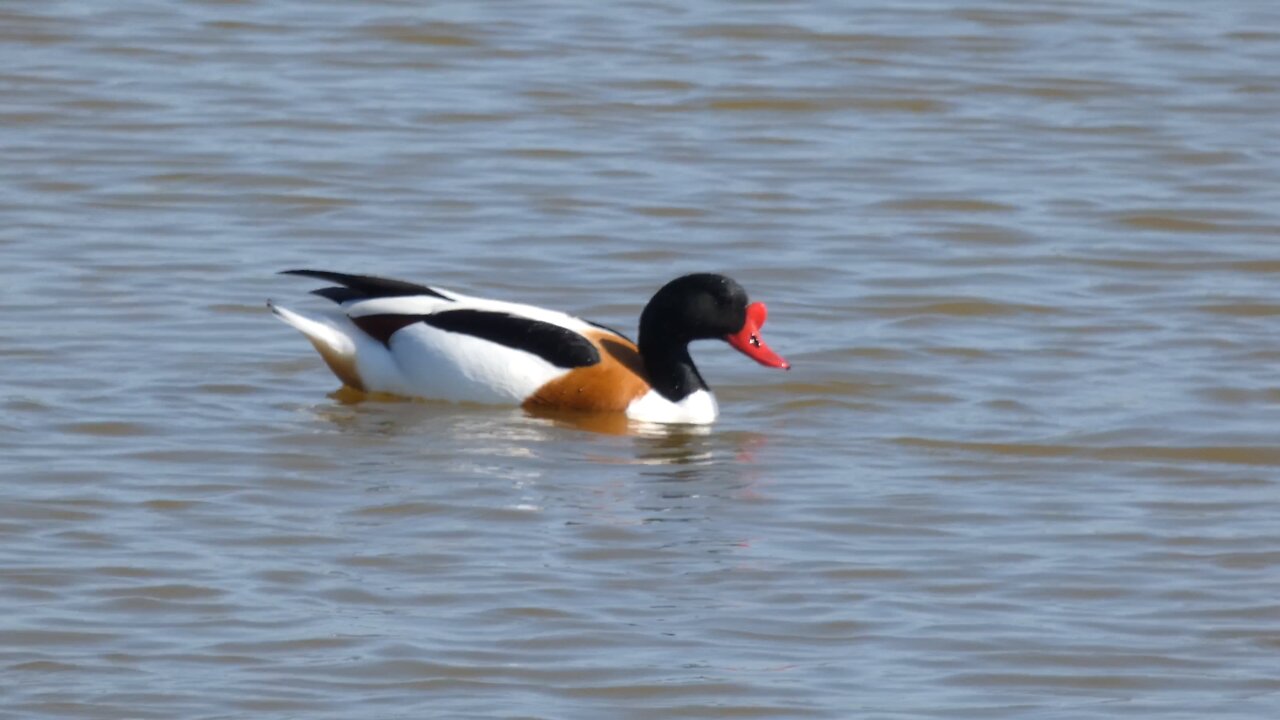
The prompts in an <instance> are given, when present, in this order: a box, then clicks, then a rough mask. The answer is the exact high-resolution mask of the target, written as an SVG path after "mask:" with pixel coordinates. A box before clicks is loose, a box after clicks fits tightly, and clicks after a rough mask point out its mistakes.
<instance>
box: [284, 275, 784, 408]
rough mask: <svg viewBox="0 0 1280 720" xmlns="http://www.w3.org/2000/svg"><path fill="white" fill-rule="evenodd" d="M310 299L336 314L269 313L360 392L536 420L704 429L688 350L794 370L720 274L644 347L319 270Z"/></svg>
mask: <svg viewBox="0 0 1280 720" xmlns="http://www.w3.org/2000/svg"><path fill="white" fill-rule="evenodd" d="M286 272H287V274H291V275H304V276H307V277H313V278H318V279H320V280H325V281H327V282H332V283H336V284H337V286H335V287H326V288H322V289H320V290H316V291H315V293H316V294H317V295H320V296H322V297H325V298H327V299H329V300H332V301H334V302H336V303H338V305H339V306H341V308H342V310H341V312H327V313H324V314H322V315H319V316H317V317H307V316H304V315H300V314H298V313H295V312H292V311H290V310H286V309H285V308H282V307H278V306H276V305H274V304H272V303H268V306H269V307H270V308H271V310H272V311H273V312H274V313H275V314H276V315H277V316H279V317H280V319H282V320H284V321H285V322H286V323H288V324H290V325H292V326H293V327H295V328H297V329H298V330H300V331H301V332H302V334H304V335H306V336H307V339H309V340H310V341H311V344H312V345H314V346H315V348H316V350H318V351H319V352H320V356H321V357H323V358H324V361H325V363H326V364H328V366H329V368H330V369H331V370H333V372H334V374H335V375H337V376H338V378H339V379H340V380H342V382H343V383H344V384H346V385H348V386H350V387H352V388H355V389H357V390H362V391H366V392H382V393H390V394H393V395H403V396H407V397H420V398H429V399H436V400H452V401H456V402H477V403H490V404H504V405H522V406H523V407H525V408H527V409H529V410H532V411H534V412H539V411H560V410H574V411H594V412H613V413H625V415H626V417H629V418H631V419H634V420H641V421H647V422H655V423H693V424H707V423H711V422H713V421H714V420H715V419H716V415H717V413H718V411H717V408H716V401H715V398H714V397H712V395H711V391H710V389H708V388H707V384H706V382H705V381H704V380H703V379H702V375H701V374H699V373H698V369H697V367H695V366H694V364H693V359H692V358H691V357H690V356H689V343H690V342H691V341H693V340H704V339H705V340H714V339H719V340H724V341H726V342H728V343H729V344H730V345H732V346H733V347H734V348H736V349H737V350H739V351H740V352H742V353H743V354H745V355H746V356H747V357H750V358H752V359H753V360H755V361H756V362H758V363H760V364H762V365H766V366H768V367H777V368H783V369H784V370H785V369H789V368H790V367H791V366H790V365H789V364H788V363H787V361H786V360H783V359H782V358H781V357H779V356H778V355H777V354H776V353H774V352H773V351H772V350H770V349H769V346H768V345H765V344H764V341H762V340H761V339H760V336H759V332H760V326H762V325H764V321H765V317H766V314H767V313H766V310H765V306H764V303H758V302H757V303H750V304H748V302H747V293H746V291H745V290H743V289H742V286H741V285H739V284H738V283H736V282H734V281H733V280H732V279H730V278H727V277H725V276H723V275H712V274H697V275H685V276H683V277H679V278H676V279H675V280H672V281H671V282H669V283H667V284H666V285H664V286H663V287H662V289H660V290H658V292H657V293H656V294H655V295H654V296H653V299H651V300H650V301H649V304H648V305H646V306H645V308H644V312H642V313H641V315H640V342H639V345H637V344H635V343H632V342H631V341H630V340H628V339H627V338H626V337H625V336H623V335H622V334H621V333H618V332H616V331H614V330H611V329H609V328H606V327H603V326H601V325H596V324H594V323H591V322H588V321H586V320H582V319H579V318H577V317H574V316H572V315H566V314H565V313H561V312H556V311H554V310H545V309H543V308H538V307H534V306H532V305H521V304H518V303H509V302H503V301H499V300H486V299H483V298H475V297H469V296H466V295H461V294H458V293H454V292H450V291H448V290H442V289H440V288H430V287H426V286H423V285H415V284H413V283H408V282H403V281H400V280H388V279H385V278H378V277H371V276H368V275H346V274H342V273H333V272H324V271H319V270H289V271H286Z"/></svg>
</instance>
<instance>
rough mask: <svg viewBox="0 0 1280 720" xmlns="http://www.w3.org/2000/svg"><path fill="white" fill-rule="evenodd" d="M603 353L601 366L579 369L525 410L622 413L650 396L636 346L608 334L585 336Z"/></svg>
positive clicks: (553, 384)
mask: <svg viewBox="0 0 1280 720" xmlns="http://www.w3.org/2000/svg"><path fill="white" fill-rule="evenodd" d="M583 334H584V335H586V337H587V338H588V339H589V340H591V342H592V343H593V344H594V345H595V346H596V347H597V348H599V349H600V362H598V363H596V364H595V365H590V366H588V367H583V368H576V369H574V370H570V371H569V372H567V373H565V374H564V375H561V376H560V377H559V378H557V379H555V380H552V381H551V382H549V383H547V384H546V385H543V386H542V387H540V388H538V390H537V391H536V392H535V393H533V394H532V395H530V396H529V398H528V399H526V400H525V401H524V407H525V408H528V409H536V408H556V409H560V410H587V411H592V412H622V411H624V410H626V409H627V406H629V405H630V404H631V402H632V401H633V400H635V399H636V398H638V397H640V396H641V395H644V394H645V393H647V392H649V382H648V381H647V380H645V375H644V363H643V361H641V359H640V353H639V352H638V351H637V350H636V346H635V344H633V343H632V342H631V341H630V340H627V339H625V338H622V337H619V336H617V335H614V334H613V333H607V332H589V333H583Z"/></svg>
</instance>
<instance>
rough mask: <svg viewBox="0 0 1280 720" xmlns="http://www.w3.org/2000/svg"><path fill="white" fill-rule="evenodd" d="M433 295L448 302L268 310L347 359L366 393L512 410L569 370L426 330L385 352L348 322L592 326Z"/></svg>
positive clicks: (394, 300)
mask: <svg viewBox="0 0 1280 720" xmlns="http://www.w3.org/2000/svg"><path fill="white" fill-rule="evenodd" d="M440 292H441V293H442V294H447V295H448V296H449V297H451V298H454V300H453V301H450V300H444V299H441V298H437V297H431V296H426V295H414V296H405V297H390V298H374V299H372V300H356V301H352V302H347V303H343V305H342V308H343V311H344V312H340V313H339V312H326V313H323V314H321V315H318V316H316V317H309V316H306V315H301V314H299V313H296V312H293V311H290V310H287V309H285V308H282V307H277V306H275V305H272V306H271V309H272V311H273V312H275V314H276V315H277V316H278V317H280V319H281V320H284V321H285V322H286V323H288V324H289V325H292V326H293V327H295V328H297V329H298V330H300V331H301V332H302V333H303V334H304V335H306V336H307V338H309V339H310V340H311V341H312V342H317V343H321V344H323V345H324V346H326V347H328V348H330V349H331V350H333V352H334V353H336V354H337V355H339V356H341V357H344V358H352V359H353V364H354V366H355V368H356V371H357V372H358V374H359V375H360V379H361V381H362V382H363V384H364V386H365V388H364V389H365V390H368V391H372V392H385V393H391V394H393V395H403V396H407V397H419V398H428V399H432V400H447V401H451V402H474V403H486V404H500V405H519V404H520V403H522V402H524V401H525V399H526V398H528V397H529V396H530V395H532V394H533V393H534V392H535V391H537V390H538V388H540V387H542V386H543V385H545V384H546V383H548V382H550V381H552V380H554V379H556V378H557V377H560V376H561V375H563V374H564V373H566V372H568V370H567V369H565V368H561V367H556V366H555V365H552V364H551V363H549V362H547V361H546V360H543V359H542V358H540V357H538V356H537V355H534V354H532V353H528V352H525V351H523V350H516V349H513V348H510V347H507V346H506V345H502V344H499V343H495V342H491V341H489V340H483V339H481V338H478V337H475V336H472V335H466V334H464V333H456V332H449V331H446V330H441V329H439V328H435V327H432V326H430V325H427V324H425V323H415V324H413V325H409V326H406V327H404V328H402V329H401V330H399V331H398V332H396V333H395V334H394V335H392V336H391V342H390V347H389V348H388V347H387V346H384V345H383V344H382V343H380V342H378V341H376V340H374V339H373V338H371V337H369V336H368V335H366V334H365V333H364V332H363V331H362V330H360V329H359V328H358V327H356V325H355V323H353V322H352V321H351V318H352V317H363V316H366V315H380V314H394V315H431V314H434V313H439V312H447V311H449V310H483V311H487V312H504V313H509V314H511V315H519V316H523V317H527V318H531V319H534V320H541V321H543V322H548V323H553V324H555V325H559V326H561V327H564V328H568V329H570V330H574V331H576V332H581V331H583V330H587V329H589V328H591V327H592V326H591V325H590V324H589V323H587V322H585V321H583V320H579V319H578V318H575V317H573V316H572V315H566V314H565V313H560V312H555V311H553V310H545V309H543V308H538V307H534V306H532V305H522V304H518V303H507V302H501V301H497V300H484V299H482V298H471V297H467V296H465V295H459V294H457V293H450V292H448V291H440Z"/></svg>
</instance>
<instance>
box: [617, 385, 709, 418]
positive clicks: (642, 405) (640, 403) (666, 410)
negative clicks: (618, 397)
mask: <svg viewBox="0 0 1280 720" xmlns="http://www.w3.org/2000/svg"><path fill="white" fill-rule="evenodd" d="M719 414H720V408H719V407H717V406H716V398H715V396H714V395H712V394H711V393H710V392H709V391H707V390H698V391H697V392H694V393H692V394H690V395H689V396H688V397H685V398H684V399H682V400H680V402H671V401H670V400H668V399H666V398H665V397H663V396H662V395H661V394H659V393H658V392H657V391H656V390H650V391H649V392H647V393H645V394H644V395H641V396H640V397H639V398H638V399H636V400H635V401H634V402H632V403H631V405H630V406H629V407H627V417H629V418H631V419H632V420H639V421H641V422H653V423H687V424H690V425H709V424H711V423H713V422H715V420H716V417H717V416H718V415H719Z"/></svg>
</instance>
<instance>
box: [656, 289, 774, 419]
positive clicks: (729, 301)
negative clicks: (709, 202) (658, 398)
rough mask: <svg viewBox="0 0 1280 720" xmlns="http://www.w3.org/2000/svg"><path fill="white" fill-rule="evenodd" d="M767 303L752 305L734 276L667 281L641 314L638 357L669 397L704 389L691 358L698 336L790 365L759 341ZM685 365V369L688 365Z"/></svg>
mask: <svg viewBox="0 0 1280 720" xmlns="http://www.w3.org/2000/svg"><path fill="white" fill-rule="evenodd" d="M766 316H767V312H766V310H765V306H764V303H748V299H747V291H746V290H743V289H742V286H741V285H739V284H738V283H737V282H736V281H734V280H733V279H732V278H728V277H725V276H724V275H716V274H713V273H697V274H694V275H685V276H683V277H678V278H676V279H675V280H672V281H671V282H669V283H667V284H666V285H663V286H662V288H661V289H660V290H658V292H657V293H655V294H654V296H653V299H652V300H650V301H649V304H648V305H646V306H645V308H644V312H642V313H641V314H640V343H639V345H640V355H641V356H642V357H643V358H644V361H645V367H646V369H647V371H648V372H649V375H650V381H651V382H653V385H654V388H655V389H657V390H658V391H659V392H661V393H662V394H663V395H665V396H667V397H668V398H673V399H675V398H678V397H684V395H686V394H687V393H688V392H692V391H693V390H697V389H701V388H705V387H706V383H704V382H703V381H702V377H701V376H700V375H699V374H698V371H697V369H696V368H694V367H693V361H692V360H691V359H690V358H689V349H688V346H689V343H690V342H692V341H694V340H724V341H726V342H728V343H729V344H730V345H732V346H733V347H735V348H736V349H737V350H738V351H740V352H742V353H743V354H744V355H746V356H747V357H750V358H751V359H753V360H755V361H756V362H758V363H760V364H761V365H766V366H768V367H776V368H782V369H784V370H788V369H790V368H791V365H790V364H789V363H787V361H786V360H783V359H782V358H781V357H779V356H778V355H777V354H776V353H775V352H773V351H772V350H770V349H769V346H768V345H765V344H764V341H763V340H761V339H760V334H759V333H760V326H762V325H764V321H765V317H766ZM686 366H687V369H686Z"/></svg>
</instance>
